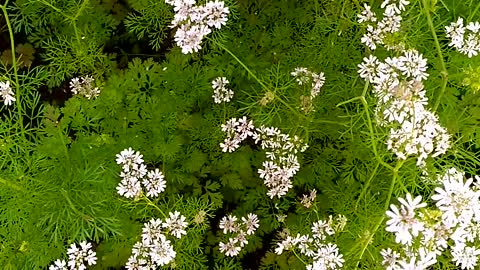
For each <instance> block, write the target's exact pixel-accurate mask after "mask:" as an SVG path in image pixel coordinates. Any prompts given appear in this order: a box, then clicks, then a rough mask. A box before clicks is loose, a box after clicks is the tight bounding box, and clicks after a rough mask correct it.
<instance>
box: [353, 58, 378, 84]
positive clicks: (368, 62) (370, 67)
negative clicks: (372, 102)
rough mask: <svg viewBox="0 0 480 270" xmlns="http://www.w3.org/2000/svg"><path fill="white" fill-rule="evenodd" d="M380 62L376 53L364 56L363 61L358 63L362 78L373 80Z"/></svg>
mask: <svg viewBox="0 0 480 270" xmlns="http://www.w3.org/2000/svg"><path fill="white" fill-rule="evenodd" d="M379 64H380V61H378V58H377V57H376V56H374V55H369V56H368V58H367V57H364V58H363V62H362V63H361V64H359V65H358V68H359V69H358V74H360V77H361V78H362V79H366V80H368V81H369V82H373V80H374V78H375V77H377V72H378V71H377V70H378V66H379Z"/></svg>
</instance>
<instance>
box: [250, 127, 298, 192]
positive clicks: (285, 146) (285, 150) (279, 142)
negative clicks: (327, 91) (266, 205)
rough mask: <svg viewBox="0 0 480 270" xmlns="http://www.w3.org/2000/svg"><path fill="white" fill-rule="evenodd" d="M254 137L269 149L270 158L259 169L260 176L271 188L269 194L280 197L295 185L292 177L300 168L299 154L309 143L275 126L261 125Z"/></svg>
mask: <svg viewBox="0 0 480 270" xmlns="http://www.w3.org/2000/svg"><path fill="white" fill-rule="evenodd" d="M252 137H253V139H254V140H255V143H259V142H260V145H261V147H262V149H266V150H267V152H266V155H267V159H268V160H267V161H264V162H263V169H258V173H259V174H260V178H262V179H263V180H264V183H265V185H266V186H267V187H268V189H269V190H268V192H267V195H268V196H270V198H273V197H275V196H277V197H278V198H280V197H281V196H284V195H285V194H287V192H288V190H289V189H290V188H291V187H292V186H293V185H292V181H291V178H292V177H293V176H294V175H295V174H296V173H297V172H298V170H299V169H300V163H299V162H298V157H297V154H298V152H304V151H305V150H307V148H308V145H307V144H305V143H303V141H302V140H301V139H300V138H299V137H298V136H296V135H295V136H293V137H290V136H289V135H288V134H283V133H281V132H280V130H279V129H278V128H275V127H265V126H261V127H259V128H257V129H256V132H255V133H254V134H253V136H252Z"/></svg>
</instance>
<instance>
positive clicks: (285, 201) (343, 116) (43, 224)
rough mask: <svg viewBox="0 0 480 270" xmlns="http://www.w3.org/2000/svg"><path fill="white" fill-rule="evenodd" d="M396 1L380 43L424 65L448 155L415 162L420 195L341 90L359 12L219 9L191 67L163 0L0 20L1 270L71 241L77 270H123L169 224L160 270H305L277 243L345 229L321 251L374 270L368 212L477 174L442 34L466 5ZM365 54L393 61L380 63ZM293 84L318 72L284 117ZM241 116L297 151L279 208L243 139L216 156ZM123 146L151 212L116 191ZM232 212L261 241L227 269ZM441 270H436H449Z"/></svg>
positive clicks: (42, 260)
mask: <svg viewBox="0 0 480 270" xmlns="http://www.w3.org/2000/svg"><path fill="white" fill-rule="evenodd" d="M199 2H201V4H204V3H205V2H206V1H199ZM410 2H411V4H410V5H409V6H408V7H407V11H406V13H405V14H406V15H404V18H403V21H402V30H401V31H400V32H399V33H397V34H395V35H392V36H389V37H388V38H389V41H390V42H394V43H398V42H403V43H404V44H405V45H406V47H407V48H416V49H417V50H418V51H419V52H421V53H422V54H423V55H424V56H425V58H427V59H428V63H429V69H428V71H429V74H430V75H429V79H428V80H427V81H426V85H425V88H426V89H427V95H428V97H429V100H430V104H429V105H428V106H429V107H430V108H432V109H435V110H436V113H437V114H438V117H439V120H440V123H441V124H442V125H443V126H445V127H446V128H447V129H448V131H449V133H450V134H451V136H452V141H451V144H452V147H451V149H450V150H449V152H448V153H447V154H445V155H442V156H440V157H437V158H435V159H432V158H430V159H428V160H427V165H426V166H427V167H426V168H427V171H428V172H429V174H430V178H431V179H430V178H428V177H425V175H423V174H422V170H421V169H419V168H418V166H416V164H415V158H409V159H407V160H405V161H404V160H397V159H396V157H395V156H394V155H393V154H392V152H391V151H389V150H388V149H387V146H386V145H385V141H386V138H387V137H388V135H389V130H388V129H386V128H383V127H380V126H378V125H377V124H376V118H375V106H376V103H377V101H376V100H375V99H374V98H373V97H372V95H371V94H370V89H371V87H370V88H365V84H364V82H363V80H361V79H360V78H359V76H358V74H357V65H358V64H359V63H361V62H362V59H363V57H365V56H367V55H368V54H369V52H368V51H365V48H364V46H363V45H362V44H360V39H361V36H362V35H363V34H364V33H365V29H364V27H363V26H361V25H359V24H358V23H357V14H358V13H359V12H360V11H361V10H362V9H361V6H362V4H363V3H358V2H356V1H353V2H349V1H324V0H316V1H306V0H301V1H268V0H238V1H235V2H234V1H227V2H226V5H227V6H229V8H231V13H230V15H229V21H228V23H227V25H226V26H224V27H222V29H221V30H215V32H214V33H212V34H211V35H209V36H208V37H207V38H206V40H205V41H204V42H203V43H202V50H200V51H199V52H198V53H195V54H192V55H184V54H182V53H181V50H180V49H179V48H177V47H176V45H175V44H174V43H175V42H174V40H173V36H174V31H175V29H172V28H170V27H169V26H170V23H171V20H172V19H173V16H174V12H173V8H172V7H171V6H170V5H168V4H166V3H165V2H164V1H155V0H129V1H127V3H123V1H115V0H108V1H105V0H18V1H9V2H8V3H7V5H6V6H4V5H3V4H4V3H0V7H1V10H2V12H3V13H2V14H3V15H2V16H3V17H2V18H0V21H1V22H2V23H3V21H5V22H6V20H4V19H5V18H4V17H5V16H8V18H9V20H10V21H9V24H8V25H7V26H6V27H3V26H2V25H0V35H1V36H2V37H5V38H7V37H8V36H9V35H8V34H10V32H9V31H10V30H9V27H11V28H12V29H11V30H12V31H11V33H12V34H13V35H14V40H13V41H11V40H10V41H9V42H13V43H9V42H6V43H8V44H6V45H3V44H0V50H1V51H2V61H1V63H2V65H1V66H0V82H4V81H7V80H8V81H9V82H11V84H12V89H13V90H14V92H15V97H16V98H17V101H16V103H15V105H14V106H13V107H8V106H3V107H1V108H0V113H1V115H2V117H1V120H0V165H1V166H0V175H1V176H0V186H1V188H0V265H1V266H2V267H3V268H4V269H28V270H31V269H45V268H46V267H47V266H48V265H50V264H51V263H52V262H53V261H54V260H55V259H57V258H65V253H66V249H67V248H68V246H69V245H70V244H72V243H78V242H80V241H83V240H87V241H90V242H93V243H94V247H95V250H96V252H97V257H98V262H97V265H96V266H94V267H92V268H91V269H121V268H122V267H124V266H125V264H126V262H127V260H128V258H129V257H130V256H131V254H132V247H133V245H134V244H135V243H136V242H137V241H140V239H141V233H142V226H143V224H144V223H146V222H148V221H149V220H150V219H152V218H161V219H164V218H165V213H169V212H173V211H179V212H180V213H181V214H182V215H184V216H185V217H186V220H187V222H188V224H189V225H188V228H187V235H186V236H184V237H182V238H181V239H174V241H172V245H173V247H174V250H175V251H176V252H177V254H176V258H175V260H174V262H173V263H172V265H170V266H171V267H172V268H174V267H176V268H178V269H188V268H192V269H304V267H305V264H304V262H302V260H303V259H305V258H303V257H301V256H298V254H295V253H293V252H291V251H285V252H283V254H281V255H278V254H276V253H275V247H276V246H277V243H279V242H280V241H281V240H282V235H284V232H285V231H286V230H289V231H290V233H291V235H296V234H297V233H300V234H308V233H309V232H311V224H312V223H313V222H315V221H318V220H327V219H328V217H329V216H330V215H332V216H337V215H344V216H345V217H346V218H347V220H348V221H347V224H346V227H345V228H344V229H343V230H342V232H341V233H339V234H336V235H335V236H334V237H333V238H332V242H334V243H336V244H337V245H338V247H339V250H340V252H341V253H342V254H343V255H344V259H345V266H344V269H381V268H380V262H381V260H382V258H381V255H380V250H381V249H383V248H386V247H390V246H393V245H394V239H393V237H392V235H391V234H388V233H387V232H386V231H385V214H384V213H385V211H386V210H387V208H388V206H389V205H390V204H391V203H396V200H395V198H396V197H397V196H403V195H404V194H405V193H407V192H408V193H412V194H417V195H422V196H423V197H425V198H427V197H429V196H430V195H431V194H432V193H433V189H434V188H435V187H436V185H437V184H436V183H435V179H433V177H432V176H434V175H436V174H437V173H441V172H442V171H443V170H444V168H448V167H450V166H457V167H459V168H462V170H464V171H466V172H467V173H469V174H472V175H475V174H478V168H479V166H480V157H479V155H478V152H479V148H480V132H479V128H478V127H479V124H480V98H479V93H480V92H479V89H480V70H479V69H478V66H479V64H480V62H479V61H480V60H479V59H480V58H478V57H477V58H475V57H474V58H471V59H470V58H467V57H466V56H465V55H462V54H460V53H458V52H457V51H454V50H451V49H450V48H449V47H448V42H449V41H448V40H447V39H446V38H445V36H444V33H443V31H444V30H443V29H444V26H445V25H447V24H448V23H449V22H451V21H454V20H455V19H456V18H457V16H460V15H461V16H463V17H465V18H466V17H469V20H471V21H475V20H480V14H479V13H478V12H477V11H478V10H479V8H478V7H479V5H478V4H477V3H475V1H464V2H461V3H459V2H458V1H449V0H447V1H442V2H440V1H439V2H436V1H426V2H427V6H423V4H422V3H423V1H410ZM376 8H377V7H374V8H373V9H374V10H375V9H376ZM425 11H428V12H430V13H431V15H432V18H433V24H434V32H435V33H434V34H435V35H436V36H437V38H438V39H439V46H440V49H441V51H442V52H443V58H440V56H439V53H438V51H437V49H436V47H435V44H436V43H435V39H434V38H433V35H432V31H431V29H430V28H429V25H428V22H427V18H426V16H425ZM27 42H28V43H27ZM19 44H21V46H20V45H19ZM27 44H31V46H28V45H27ZM10 45H13V46H10ZM172 47H173V48H172ZM12 48H13V49H14V51H13V54H14V55H15V56H17V58H15V59H12V51H11V49H12ZM151 48H153V49H154V51H161V53H159V54H152V51H151ZM378 55H379V56H380V57H387V56H391V55H390V53H389V52H387V51H386V50H383V49H379V50H378ZM13 60H15V61H13ZM22 60H28V61H30V62H28V61H25V62H22ZM15 62H16V65H15ZM27 63H28V64H27ZM442 63H443V64H444V65H445V67H446V71H447V73H448V76H445V74H444V73H445V72H444V71H443V68H442V67H443V64H442ZM296 67H306V68H308V69H309V70H312V71H314V72H316V73H320V72H324V73H325V77H326V84H325V85H324V86H323V87H322V90H321V93H320V94H319V96H317V97H316V98H315V99H313V101H312V106H313V108H314V111H312V112H309V113H305V112H304V111H301V110H300V108H301V105H302V103H301V102H302V96H303V95H305V93H307V92H308V91H309V90H308V87H307V86H305V85H303V86H299V85H298V84H297V82H296V81H295V79H294V78H293V77H292V76H291V74H290V73H291V72H292V71H293V69H294V68H296ZM84 75H91V76H92V77H93V78H95V84H96V86H98V87H99V89H100V91H101V93H100V95H99V97H98V98H96V99H91V100H89V99H87V98H84V97H80V96H77V95H72V94H71V91H70V90H71V89H70V87H69V82H70V81H71V79H72V78H74V77H77V76H84ZM217 77H226V78H227V79H228V80H229V81H230V84H229V87H231V88H232V89H233V91H234V92H235V94H234V98H233V99H232V101H231V102H229V103H225V104H215V103H214V102H213V99H212V94H213V90H212V86H211V82H212V80H213V79H215V78H217ZM444 80H447V81H446V84H445V85H446V86H445V88H444V93H443V95H439V93H440V92H442V91H443V90H442V85H443V84H444V82H445V81H444ZM367 87H368V86H367ZM345 101H348V102H345ZM435 104H437V105H435ZM242 116H247V117H248V118H249V119H252V120H253V121H254V123H255V126H260V125H265V126H273V127H277V128H279V129H280V130H281V132H282V133H286V134H289V135H290V136H292V137H293V136H294V135H296V136H299V137H300V138H302V139H303V140H304V141H305V142H307V143H308V145H309V148H308V149H307V151H305V152H303V153H301V154H300V153H299V154H298V159H299V163H300V171H299V172H298V173H297V174H296V175H295V176H294V177H293V179H292V180H293V188H292V189H291V190H290V191H289V193H288V194H287V195H286V196H283V197H282V198H273V199H270V198H269V197H268V196H267V195H266V193H267V188H266V186H265V185H264V183H263V180H262V179H261V178H260V177H259V174H258V170H259V169H261V168H262V163H263V162H264V161H265V160H266V153H265V152H266V151H265V150H264V149H262V148H261V147H260V146H259V145H258V144H255V143H254V140H252V139H247V140H245V141H244V142H242V143H241V145H240V147H239V149H237V150H236V151H235V152H233V153H224V152H222V149H221V148H220V147H219V144H220V143H221V142H223V140H224V139H225V134H224V133H223V132H222V130H221V125H222V124H225V122H226V121H227V120H228V119H230V118H233V117H236V118H240V117H242ZM129 147H132V148H133V149H134V150H136V151H140V152H141V153H142V155H143V158H144V160H145V164H146V166H147V167H148V169H152V168H159V169H160V170H161V171H162V172H163V174H164V175H165V179H166V182H167V184H166V185H167V187H166V191H165V192H163V193H162V194H161V195H160V197H159V198H156V199H152V200H150V199H148V200H147V199H145V198H143V197H142V198H137V199H125V198H123V197H121V196H120V195H118V193H117V192H116V187H117V185H118V183H119V181H120V176H119V174H120V171H121V168H120V166H119V165H118V164H116V163H115V156H116V154H118V153H120V151H122V150H123V149H125V148H129ZM312 189H316V190H317V191H318V194H317V197H316V199H315V202H314V203H313V206H312V207H311V208H306V207H305V206H303V205H302V203H301V202H300V201H301V199H302V196H303V195H304V194H307V193H308V192H309V191H310V190H312ZM248 213H254V214H256V215H258V217H259V220H260V228H259V229H258V230H257V231H256V233H255V235H254V236H252V238H249V243H248V244H247V245H246V246H245V247H244V248H243V249H242V251H241V252H240V254H239V255H238V256H237V257H234V258H231V257H228V256H225V255H224V254H223V253H222V252H220V251H219V242H221V241H223V242H225V241H226V240H227V239H228V237H227V236H225V235H224V234H223V232H222V230H221V229H219V221H220V219H221V218H222V217H223V216H226V215H229V214H232V215H235V216H237V217H240V216H246V215H247V214H248ZM447 259H448V260H447ZM447 259H445V258H441V259H439V264H438V266H435V267H437V268H434V269H454V267H455V266H454V263H452V262H451V260H450V259H449V258H447ZM167 267H168V266H167Z"/></svg>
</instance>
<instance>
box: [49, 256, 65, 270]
mask: <svg viewBox="0 0 480 270" xmlns="http://www.w3.org/2000/svg"><path fill="white" fill-rule="evenodd" d="M48 270H67V263H66V262H65V261H64V260H60V259H58V260H56V261H55V262H53V264H52V265H50V267H49V268H48Z"/></svg>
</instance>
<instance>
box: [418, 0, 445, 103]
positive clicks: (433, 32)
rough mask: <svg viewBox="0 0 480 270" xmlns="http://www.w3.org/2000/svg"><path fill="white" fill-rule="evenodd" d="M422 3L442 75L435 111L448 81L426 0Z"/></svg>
mask: <svg viewBox="0 0 480 270" xmlns="http://www.w3.org/2000/svg"><path fill="white" fill-rule="evenodd" d="M422 3H423V10H424V11H425V15H426V16H427V23H428V27H429V28H430V31H431V32H432V36H433V40H434V42H435V47H436V49H437V53H438V57H439V58H440V67H441V72H440V74H441V75H442V80H443V83H442V87H441V88H440V93H438V94H437V97H436V100H435V105H434V106H433V111H436V110H437V109H438V106H439V105H440V101H441V99H442V97H443V94H444V93H445V89H446V87H447V81H448V71H447V67H446V65H445V61H444V60H443V53H442V48H441V47H440V43H439V42H438V37H437V33H436V32H435V27H434V26H433V21H432V17H431V16H430V11H428V8H427V1H426V0H422Z"/></svg>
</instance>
